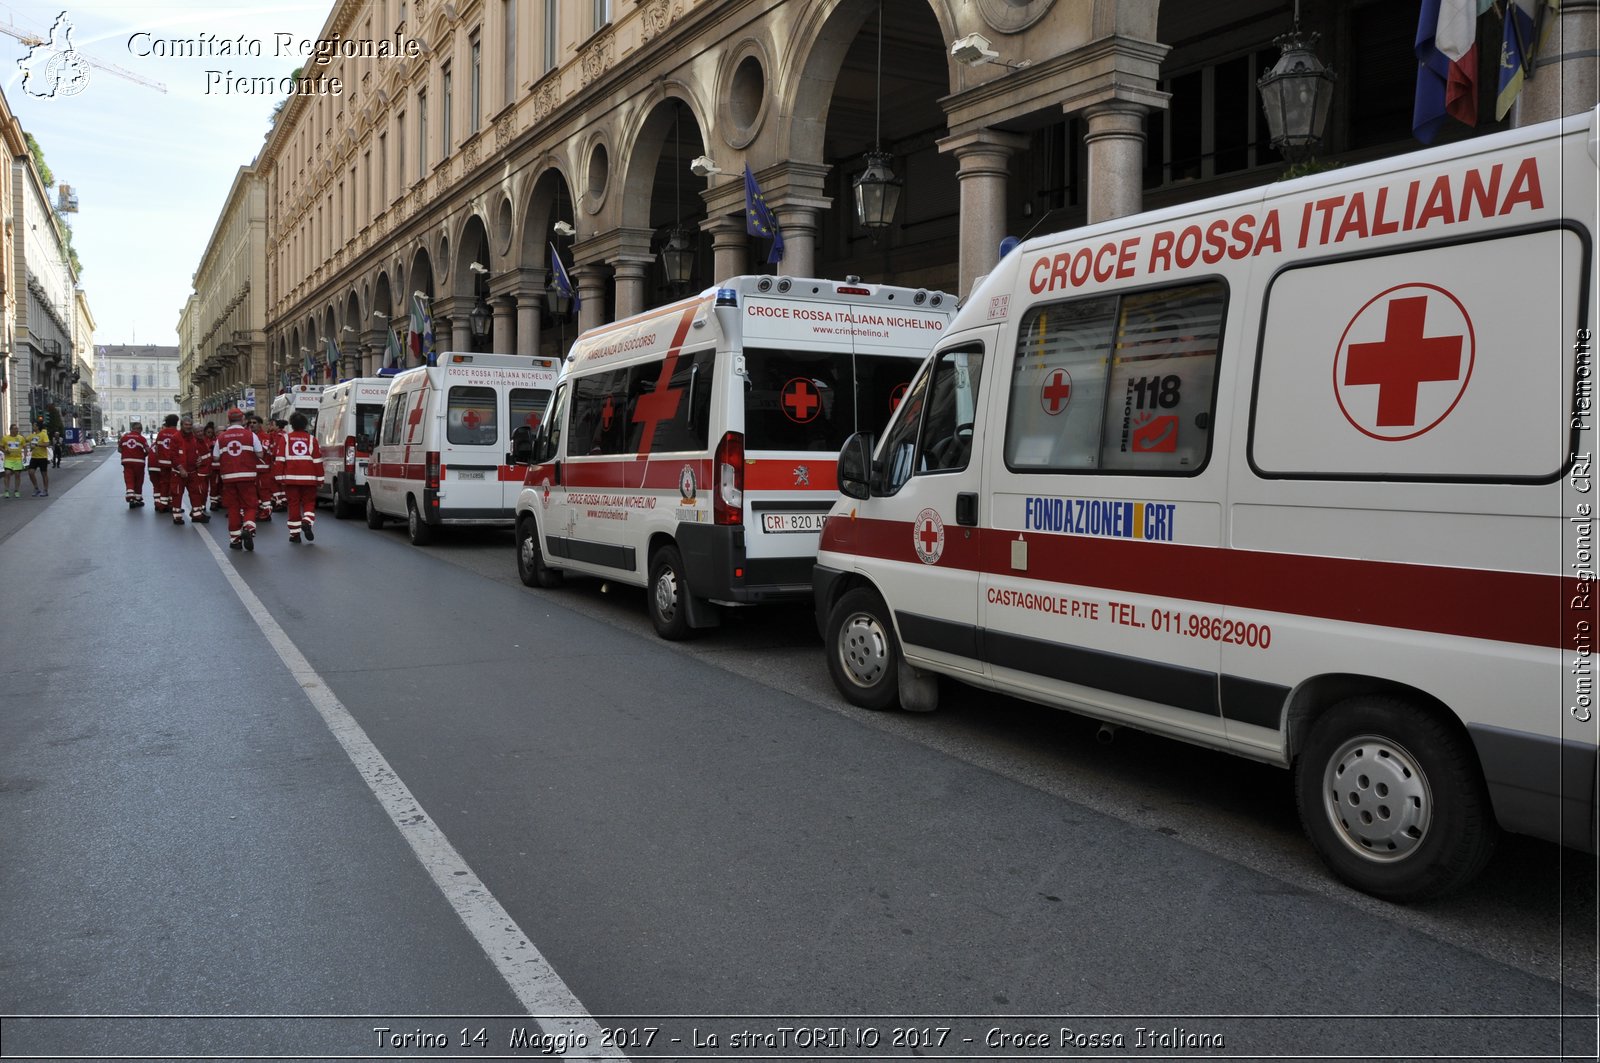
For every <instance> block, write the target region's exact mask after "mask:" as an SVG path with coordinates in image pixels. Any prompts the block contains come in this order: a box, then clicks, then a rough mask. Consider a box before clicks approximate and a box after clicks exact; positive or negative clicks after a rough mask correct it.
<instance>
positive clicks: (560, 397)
mask: <svg viewBox="0 0 1600 1063" xmlns="http://www.w3.org/2000/svg"><path fill="white" fill-rule="evenodd" d="M571 390H572V389H571V388H569V387H567V386H566V385H565V384H563V385H561V386H560V387H558V388H556V395H555V398H554V399H552V400H550V411H549V416H547V417H546V418H545V420H544V423H543V424H541V425H540V426H539V431H538V434H537V435H535V436H534V439H533V463H534V464H535V465H543V464H544V463H545V462H547V461H554V460H555V459H556V458H558V457H560V456H561V429H562V425H563V423H564V422H565V421H566V408H567V395H568V394H569V393H570V392H571Z"/></svg>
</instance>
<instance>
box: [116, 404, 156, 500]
mask: <svg viewBox="0 0 1600 1063" xmlns="http://www.w3.org/2000/svg"><path fill="white" fill-rule="evenodd" d="M117 452H118V453H120V454H121V455H122V487H123V493H122V497H123V499H124V501H126V502H127V503H128V508H129V509H138V508H139V507H141V506H143V505H144V467H145V465H146V464H148V463H149V461H150V441H149V440H148V439H146V438H145V437H144V425H142V424H140V423H139V421H138V420H137V419H135V420H134V421H133V422H132V423H130V424H129V425H128V430H127V431H126V432H124V433H122V438H121V439H118V440H117Z"/></svg>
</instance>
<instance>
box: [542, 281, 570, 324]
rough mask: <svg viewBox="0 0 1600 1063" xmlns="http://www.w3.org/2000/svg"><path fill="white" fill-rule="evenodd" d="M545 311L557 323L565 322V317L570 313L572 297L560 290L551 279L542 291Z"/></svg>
mask: <svg viewBox="0 0 1600 1063" xmlns="http://www.w3.org/2000/svg"><path fill="white" fill-rule="evenodd" d="M544 305H545V309H547V310H549V311H550V316H551V317H553V318H555V319H556V320H557V321H565V320H566V319H567V315H568V314H570V313H572V296H570V295H568V294H567V293H566V292H564V291H562V290H561V286H560V285H558V284H557V283H556V282H555V279H554V278H551V280H550V284H549V286H548V287H546V288H545V290H544Z"/></svg>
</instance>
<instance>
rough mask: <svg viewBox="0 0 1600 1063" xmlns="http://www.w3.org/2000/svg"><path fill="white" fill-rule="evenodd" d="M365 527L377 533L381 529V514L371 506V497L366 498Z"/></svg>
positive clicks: (375, 507)
mask: <svg viewBox="0 0 1600 1063" xmlns="http://www.w3.org/2000/svg"><path fill="white" fill-rule="evenodd" d="M367 527H369V528H371V529H372V530H373V531H377V530H378V529H379V528H381V527H383V514H382V513H379V512H378V507H377V506H374V505H373V504H372V496H371V495H368V496H367Z"/></svg>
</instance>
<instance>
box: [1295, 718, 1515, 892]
mask: <svg viewBox="0 0 1600 1063" xmlns="http://www.w3.org/2000/svg"><path fill="white" fill-rule="evenodd" d="M1295 797H1296V800H1297V802H1298V804H1299V807H1300V820H1301V822H1302V823H1303V824H1305V829H1306V833H1307V834H1308V835H1309V836H1310V838H1311V844H1312V845H1313V846H1314V847H1315V848H1316V850H1317V854H1318V855H1319V856H1321V857H1322V860H1323V862H1324V863H1325V864H1327V865H1328V868H1329V870H1331V871H1332V872H1333V873H1334V874H1335V875H1336V876H1338V877H1339V878H1340V879H1342V880H1343V881H1344V882H1345V883H1346V884H1347V885H1349V886H1353V887H1355V888H1356V889H1358V890H1361V891H1362V892H1364V893H1370V894H1372V895H1373V896H1375V897H1382V898H1384V899H1385V900H1391V901H1402V902H1404V901H1416V900H1423V899H1425V898H1428V897H1437V896H1439V895H1440V894H1444V893H1448V892H1450V891H1451V890H1453V889H1456V888H1458V887H1460V886H1463V885H1465V884H1466V883H1467V882H1468V881H1469V880H1470V879H1472V878H1473V877H1474V876H1475V875H1477V874H1478V872H1479V871H1482V870H1483V866H1484V865H1485V864H1486V863H1488V861H1489V856H1490V854H1491V853H1493V852H1494V843H1495V837H1496V834H1497V833H1498V828H1497V826H1496V824H1495V820H1494V814H1493V812H1492V811H1491V809H1490V805H1489V795H1488V792H1487V789H1486V787H1485V786H1484V783H1483V776H1482V774H1481V772H1480V771H1479V770H1478V761H1477V757H1476V755H1475V754H1474V752H1473V748H1472V743H1471V741H1470V740H1469V739H1468V738H1467V736H1466V735H1465V734H1463V733H1461V731H1460V729H1459V728H1456V727H1452V726H1451V725H1450V724H1449V723H1448V722H1447V721H1445V720H1443V719H1440V718H1438V717H1436V716H1433V715H1431V714H1429V713H1425V712H1423V711H1420V710H1419V709H1418V708H1417V707H1416V706H1413V705H1409V704H1407V703H1406V702H1404V701H1402V700H1400V699H1398V698H1389V697H1359V698H1351V699H1350V700H1348V701H1344V702H1341V703H1340V704H1338V705H1335V706H1334V707H1333V708H1331V709H1329V710H1328V711H1327V712H1326V713H1324V714H1323V715H1322V717H1321V718H1320V719H1318V720H1317V722H1316V723H1315V724H1313V725H1312V727H1311V732H1310V734H1309V735H1307V737H1306V744H1305V748H1304V750H1303V751H1302V752H1301V754H1300V757H1299V758H1298V759H1297V760H1296V762H1295Z"/></svg>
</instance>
